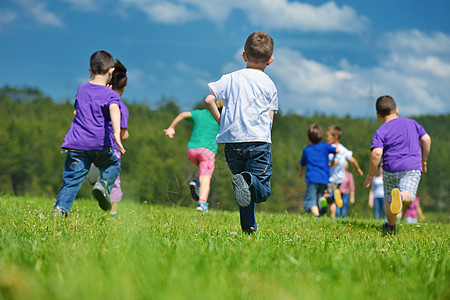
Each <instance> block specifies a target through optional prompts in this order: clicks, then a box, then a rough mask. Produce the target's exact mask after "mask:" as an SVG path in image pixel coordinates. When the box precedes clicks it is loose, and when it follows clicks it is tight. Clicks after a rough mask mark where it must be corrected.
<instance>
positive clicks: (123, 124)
mask: <svg viewBox="0 0 450 300" xmlns="http://www.w3.org/2000/svg"><path fill="white" fill-rule="evenodd" d="M119 108H120V128H125V129H126V128H128V116H129V112H128V107H127V106H126V105H125V103H123V102H122V100H121V101H120V104H119ZM108 130H109V137H110V139H111V145H112V146H113V148H114V149H115V150H117V151H120V149H119V146H117V144H116V141H114V130H113V127H112V123H111V122H109V123H108Z"/></svg>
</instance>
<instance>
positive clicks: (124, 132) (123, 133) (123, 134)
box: [120, 128, 130, 141]
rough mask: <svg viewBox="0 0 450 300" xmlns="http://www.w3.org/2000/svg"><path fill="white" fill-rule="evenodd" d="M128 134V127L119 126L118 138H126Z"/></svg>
mask: <svg viewBox="0 0 450 300" xmlns="http://www.w3.org/2000/svg"><path fill="white" fill-rule="evenodd" d="M129 136H130V134H129V133H128V129H126V128H120V139H121V140H122V141H125V140H127V139H128V137H129Z"/></svg>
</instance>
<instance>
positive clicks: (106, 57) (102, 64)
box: [90, 50, 114, 75]
mask: <svg viewBox="0 0 450 300" xmlns="http://www.w3.org/2000/svg"><path fill="white" fill-rule="evenodd" d="M90 65H91V71H92V73H93V74H94V75H104V74H106V73H108V71H109V69H111V68H114V58H113V57H112V55H111V54H109V53H108V52H106V51H103V50H101V51H97V52H95V53H94V54H92V55H91V64H90Z"/></svg>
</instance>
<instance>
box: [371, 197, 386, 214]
mask: <svg viewBox="0 0 450 300" xmlns="http://www.w3.org/2000/svg"><path fill="white" fill-rule="evenodd" d="M373 217H374V218H375V219H386V213H385V212H384V198H374V199H373Z"/></svg>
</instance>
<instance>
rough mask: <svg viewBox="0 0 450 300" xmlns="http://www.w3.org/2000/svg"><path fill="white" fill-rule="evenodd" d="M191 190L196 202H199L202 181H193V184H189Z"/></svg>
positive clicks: (195, 179)
mask: <svg viewBox="0 0 450 300" xmlns="http://www.w3.org/2000/svg"><path fill="white" fill-rule="evenodd" d="M189 188H190V189H191V196H192V198H193V199H194V200H195V201H198V199H200V193H199V189H200V181H199V180H198V178H194V179H192V181H191V182H189Z"/></svg>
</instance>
